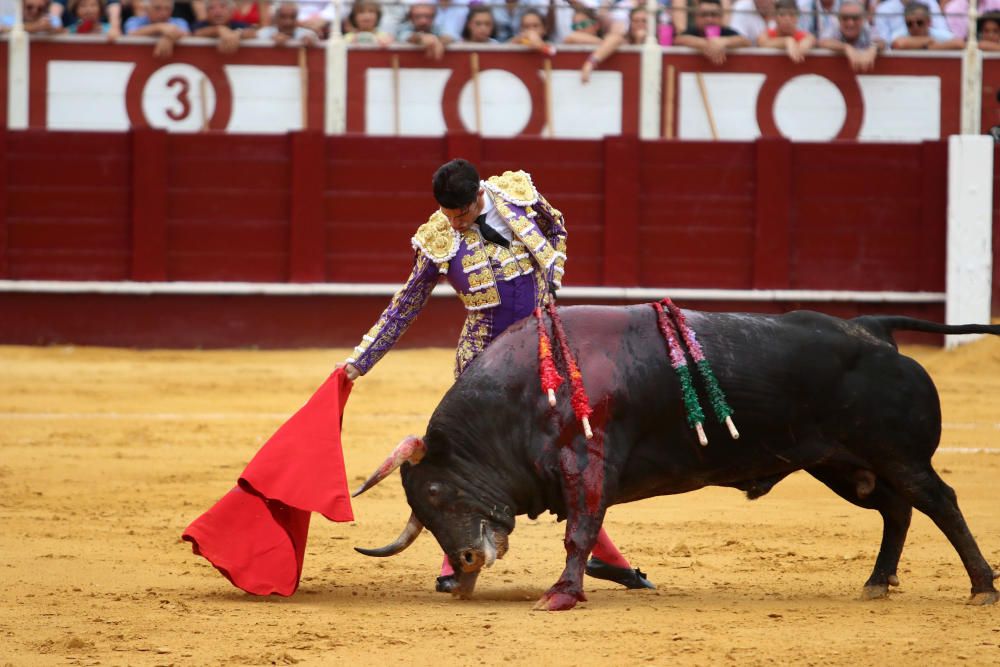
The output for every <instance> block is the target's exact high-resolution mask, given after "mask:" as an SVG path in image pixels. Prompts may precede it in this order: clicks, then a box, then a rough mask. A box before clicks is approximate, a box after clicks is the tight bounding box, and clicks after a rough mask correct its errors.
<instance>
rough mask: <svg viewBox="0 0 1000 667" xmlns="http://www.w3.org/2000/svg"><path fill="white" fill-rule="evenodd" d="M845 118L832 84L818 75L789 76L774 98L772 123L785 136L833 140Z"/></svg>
mask: <svg viewBox="0 0 1000 667" xmlns="http://www.w3.org/2000/svg"><path fill="white" fill-rule="evenodd" d="M846 119H847V103H846V102H845V101H844V96H843V94H842V93H841V92H840V89H839V88H837V86H836V84H834V83H833V82H832V81H830V80H829V79H827V78H826V77H823V76H820V75H818V74H802V75H800V76H796V77H793V78H791V79H789V80H788V81H787V82H786V83H785V85H784V86H782V87H781V90H779V91H778V94H777V95H776V96H775V97H774V124H775V125H777V127H778V131H779V132H781V134H783V135H784V136H786V137H788V138H789V139H793V140H798V141H829V140H831V139H835V138H836V137H837V135H838V134H839V133H840V130H841V128H842V127H844V121H845V120H846Z"/></svg>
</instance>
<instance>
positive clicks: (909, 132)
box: [858, 75, 941, 142]
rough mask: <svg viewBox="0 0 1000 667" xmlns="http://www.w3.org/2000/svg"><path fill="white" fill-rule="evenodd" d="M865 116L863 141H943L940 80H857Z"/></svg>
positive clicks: (864, 77) (921, 78)
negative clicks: (863, 103) (863, 102)
mask: <svg viewBox="0 0 1000 667" xmlns="http://www.w3.org/2000/svg"><path fill="white" fill-rule="evenodd" d="M858 86H859V87H860V88H861V97H862V99H864V101H865V117H864V121H863V122H862V123H861V131H860V132H859V133H858V139H860V140H862V141H905V142H909V141H922V140H924V139H939V138H941V80H940V79H939V78H938V77H936V76H887V75H880V76H874V75H864V76H859V77H858Z"/></svg>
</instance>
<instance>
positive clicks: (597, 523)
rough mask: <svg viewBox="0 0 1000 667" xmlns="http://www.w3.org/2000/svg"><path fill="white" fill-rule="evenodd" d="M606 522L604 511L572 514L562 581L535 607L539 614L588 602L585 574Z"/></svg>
mask: <svg viewBox="0 0 1000 667" xmlns="http://www.w3.org/2000/svg"><path fill="white" fill-rule="evenodd" d="M603 521H604V510H601V511H600V512H598V513H596V514H589V513H580V512H574V511H572V510H571V511H570V512H569V516H568V517H567V519H566V536H565V538H564V539H563V544H564V545H565V547H566V567H565V569H563V571H562V574H561V575H560V576H559V580H558V581H557V582H556V583H555V584H553V585H552V587H551V588H549V590H547V591H545V594H544V595H542V597H541V598H539V600H538V602H537V603H536V604H535V609H536V610H538V611H565V610H566V609H572V608H573V607H575V606H576V603H577V602H586V601H587V596H586V595H585V594H584V592H583V573H584V570H585V569H586V566H587V558H588V557H589V556H590V552H591V550H592V549H593V548H594V544H595V543H596V542H597V533H598V532H599V531H600V530H601V523H602V522H603Z"/></svg>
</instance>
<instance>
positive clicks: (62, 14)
mask: <svg viewBox="0 0 1000 667" xmlns="http://www.w3.org/2000/svg"><path fill="white" fill-rule="evenodd" d="M126 2H127V3H128V4H129V6H131V3H132V0H126ZM69 5H70V2H69V0H55V2H53V3H52V4H51V5H49V12H50V13H51V14H55V15H56V16H57V17H58V18H59V20H60V25H61V26H63V27H65V28H67V29H69V32H74V31H73V30H72V29H71V28H72V26H73V24H75V23H76V21H77V14H76V12H75V11H74V7H71V6H69ZM102 15H104V16H106V17H107V23H108V29H107V30H106V31H104V32H105V34H106V35H107V36H108V39H109V40H111V41H114V40H115V39H118V38H119V37H121V35H122V4H121V2H120V0H107V1H106V3H105V5H104V10H103V11H102Z"/></svg>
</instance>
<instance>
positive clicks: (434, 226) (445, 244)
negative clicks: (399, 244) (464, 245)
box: [412, 211, 462, 263]
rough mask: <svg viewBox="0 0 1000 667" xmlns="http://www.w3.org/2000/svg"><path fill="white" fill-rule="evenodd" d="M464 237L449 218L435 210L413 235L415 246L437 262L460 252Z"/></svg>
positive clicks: (444, 260) (446, 259)
mask: <svg viewBox="0 0 1000 667" xmlns="http://www.w3.org/2000/svg"><path fill="white" fill-rule="evenodd" d="M461 241H462V237H461V235H460V234H459V233H458V232H456V231H455V230H454V229H452V228H451V225H450V224H449V223H448V218H446V217H444V215H443V214H442V213H441V211H435V212H434V215H432V216H431V219H430V220H428V221H427V222H425V223H424V224H422V225H420V227H419V228H418V229H417V233H416V234H414V235H413V241H412V243H413V247H414V248H415V249H417V250H419V251H420V252H422V253H423V254H424V255H425V256H426V257H427V259H429V260H431V261H432V262H435V263H440V262H446V261H448V260H449V259H451V258H452V257H454V256H455V254H456V253H457V252H458V247H459V245H460V244H461Z"/></svg>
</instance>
